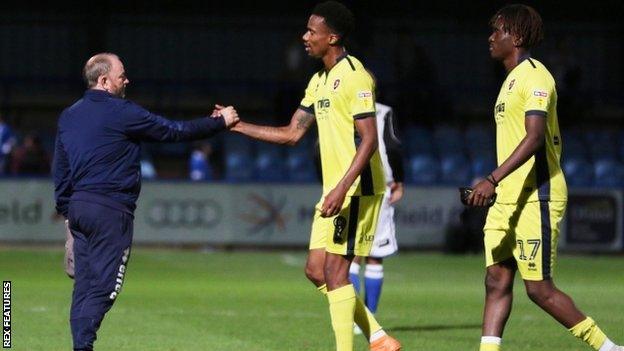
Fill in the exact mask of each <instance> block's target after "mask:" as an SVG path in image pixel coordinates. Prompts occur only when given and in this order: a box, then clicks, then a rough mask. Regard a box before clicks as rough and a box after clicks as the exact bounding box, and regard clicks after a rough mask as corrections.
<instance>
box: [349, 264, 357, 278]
mask: <svg viewBox="0 0 624 351" xmlns="http://www.w3.org/2000/svg"><path fill="white" fill-rule="evenodd" d="M349 274H356V275H358V274H360V265H359V264H358V263H355V262H351V266H350V267H349Z"/></svg>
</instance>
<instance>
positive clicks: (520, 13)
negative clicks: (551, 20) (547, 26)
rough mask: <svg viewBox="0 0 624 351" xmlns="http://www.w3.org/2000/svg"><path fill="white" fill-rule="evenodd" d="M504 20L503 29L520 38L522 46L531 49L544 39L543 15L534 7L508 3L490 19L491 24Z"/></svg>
mask: <svg viewBox="0 0 624 351" xmlns="http://www.w3.org/2000/svg"><path fill="white" fill-rule="evenodd" d="M499 19H501V20H502V21H503V30H504V31H505V32H507V33H511V34H512V35H516V36H517V37H518V38H520V40H521V42H520V47H523V48H526V49H530V48H532V47H534V46H536V45H537V44H539V43H540V42H541V41H542V39H544V32H543V27H542V17H540V15H539V13H537V11H535V9H534V8H532V7H530V6H527V5H523V4H513V5H507V6H505V7H503V8H502V9H500V10H498V12H496V14H494V16H492V18H491V19H490V25H492V26H493V25H494V24H495V23H496V21H497V20H499Z"/></svg>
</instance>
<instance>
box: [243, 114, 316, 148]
mask: <svg viewBox="0 0 624 351" xmlns="http://www.w3.org/2000/svg"><path fill="white" fill-rule="evenodd" d="M313 123H314V115H313V114H312V113H310V112H308V111H305V110H303V109H301V108H299V109H297V110H296V111H295V113H293V116H292V118H291V119H290V124H288V125H287V126H282V127H270V126H259V125H256V124H251V123H246V122H243V121H240V122H238V123H237V124H236V125H234V126H233V127H232V129H231V130H232V131H234V132H238V133H241V134H243V135H246V136H248V137H251V138H253V139H257V140H261V141H266V142H269V143H274V144H282V145H295V144H296V143H297V142H298V141H299V140H300V139H301V138H302V137H303V136H304V135H305V133H306V132H307V131H308V129H310V127H311V126H312V124H313Z"/></svg>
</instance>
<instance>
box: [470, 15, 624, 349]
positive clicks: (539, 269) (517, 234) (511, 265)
mask: <svg viewBox="0 0 624 351" xmlns="http://www.w3.org/2000/svg"><path fill="white" fill-rule="evenodd" d="M490 25H491V26H492V34H491V35H490V37H489V40H488V41H489V43H490V55H491V56H492V58H493V59H495V60H498V61H500V62H501V63H502V64H503V66H504V67H505V69H506V71H507V78H506V79H505V81H504V82H503V85H502V86H501V89H500V93H499V94H498V98H497V99H496V104H495V107H494V119H495V121H496V152H497V158H498V167H497V168H496V169H494V170H493V171H492V172H491V173H490V174H489V175H487V177H486V179H485V180H483V181H481V182H479V183H478V184H477V185H475V187H474V189H473V191H472V193H471V195H470V196H469V198H468V204H469V205H474V206H485V205H487V204H488V203H489V202H490V201H489V200H490V199H491V198H492V196H493V195H494V193H495V192H496V194H497V197H496V203H495V204H494V205H493V206H492V207H491V208H490V209H489V212H488V216H487V220H486V224H485V227H484V232H485V237H484V244H485V261H486V266H487V268H486V277H485V285H486V289H485V308H484V311H483V327H482V334H481V335H482V336H481V345H480V351H499V350H500V346H501V342H502V335H503V331H504V329H505V324H506V323H507V319H508V318H509V315H510V313H511V307H512V301H513V285H514V277H515V274H516V271H519V272H520V275H521V276H522V279H523V280H524V285H525V287H526V292H527V295H528V296H529V298H530V299H531V300H532V301H533V302H534V303H535V304H537V305H538V306H539V307H540V308H541V309H542V310H544V311H545V312H547V313H548V314H549V315H551V316H552V317H553V318H554V319H556V320H557V321H558V322H559V323H561V324H562V325H563V326H565V327H566V328H567V329H568V330H569V331H570V332H571V333H572V335H574V336H576V337H577V338H579V339H581V340H583V341H584V342H586V343H587V344H588V345H589V346H591V347H592V348H594V349H595V350H599V351H624V348H622V347H621V346H617V345H615V344H614V343H613V342H612V341H611V340H609V339H608V338H607V336H606V335H605V334H604V333H603V332H602V330H601V329H600V328H599V327H598V326H597V325H596V322H595V321H594V320H593V319H591V318H589V317H587V316H585V315H584V314H583V313H582V312H581V311H580V310H579V309H578V308H577V307H576V306H575V304H574V301H573V300H572V299H571V298H570V297H569V296H568V295H566V294H565V293H564V292H562V291H561V290H559V289H558V288H557V287H556V286H555V283H554V282H553V275H552V269H553V266H554V262H555V258H556V253H557V238H558V236H559V225H560V222H561V219H562V218H563V214H564V212H565V207H566V201H567V188H566V183H565V179H564V176H563V172H562V171H561V167H560V165H559V159H560V157H561V146H562V140H561V135H560V133H559V124H558V121H557V92H556V89H555V81H554V79H553V77H552V76H551V74H550V73H549V72H548V70H547V69H546V68H545V67H544V66H543V65H542V64H541V63H540V62H539V61H538V60H536V59H534V58H531V53H530V50H531V48H532V47H534V46H535V45H536V44H538V43H539V42H540V41H541V40H542V37H543V35H542V19H541V17H540V15H539V14H538V13H537V11H535V10H534V9H533V8H531V7H529V6H526V5H522V4H515V5H507V6H505V7H503V8H502V9H500V10H499V11H498V12H497V13H496V14H495V15H494V16H493V17H492V19H491V21H490Z"/></svg>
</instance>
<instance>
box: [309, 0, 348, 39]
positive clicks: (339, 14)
mask: <svg viewBox="0 0 624 351" xmlns="http://www.w3.org/2000/svg"><path fill="white" fill-rule="evenodd" d="M312 14H313V15H316V16H320V17H323V18H324V19H325V24H327V26H328V27H329V29H330V30H331V31H332V32H334V33H335V34H338V36H339V37H340V38H339V39H338V44H339V45H342V44H343V43H344V41H345V39H346V38H347V37H348V36H349V34H350V33H351V32H352V31H353V29H354V28H355V17H354V16H353V12H351V10H349V9H348V8H347V7H346V6H345V5H343V4H341V3H339V2H337V1H325V2H322V3H320V4H317V5H316V6H315V7H314V9H313V10H312Z"/></svg>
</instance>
